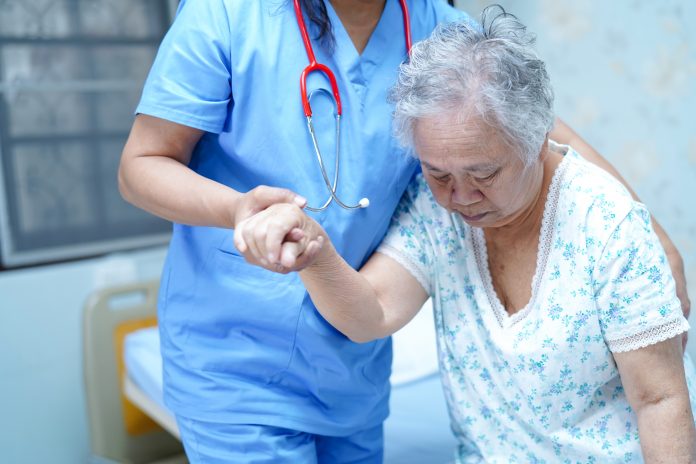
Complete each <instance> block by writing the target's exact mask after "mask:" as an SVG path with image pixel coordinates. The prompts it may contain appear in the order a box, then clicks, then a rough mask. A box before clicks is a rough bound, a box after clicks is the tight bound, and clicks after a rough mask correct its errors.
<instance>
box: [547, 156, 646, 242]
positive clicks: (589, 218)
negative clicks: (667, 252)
mask: <svg viewBox="0 0 696 464" xmlns="http://www.w3.org/2000/svg"><path fill="white" fill-rule="evenodd" d="M566 158H567V159H566V160H565V163H566V164H567V166H566V168H565V169H566V172H565V175H564V178H563V182H562V185H560V187H559V188H560V189H561V195H560V200H559V205H560V204H563V206H564V208H562V209H561V213H562V212H563V209H565V210H566V213H568V212H569V211H570V212H572V214H573V216H574V217H575V218H576V219H577V220H578V221H581V224H577V225H578V226H582V227H583V228H584V229H585V230H587V231H593V232H594V233H599V234H600V235H603V234H602V232H604V233H606V234H609V233H611V232H612V231H613V230H614V229H616V227H617V226H618V225H619V224H620V223H621V222H622V221H623V220H624V219H625V218H626V216H627V215H628V214H629V213H630V212H631V211H633V210H634V209H638V210H641V209H642V210H644V209H645V208H644V207H643V206H642V205H641V204H640V203H638V202H636V201H635V200H634V199H633V197H632V196H631V194H630V193H629V191H628V190H627V189H626V187H625V186H624V185H623V184H622V183H621V182H619V181H618V180H617V179H616V178H614V177H613V176H612V175H611V174H609V173H608V172H606V171H604V170H603V169H601V168H600V167H598V166H595V165H594V164H592V163H590V162H589V161H587V160H586V159H585V158H583V157H582V156H581V155H580V154H579V153H577V152H576V151H575V150H573V148H572V147H569V149H568V153H567V154H566Z"/></svg>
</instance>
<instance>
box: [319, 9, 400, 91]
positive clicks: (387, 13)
mask: <svg viewBox="0 0 696 464" xmlns="http://www.w3.org/2000/svg"><path fill="white" fill-rule="evenodd" d="M324 3H325V4H326V11H327V14H328V15H329V19H330V20H331V24H332V26H333V33H334V37H335V38H336V47H335V49H334V60H335V61H336V62H337V64H338V65H339V66H340V67H341V68H342V69H345V70H346V71H347V72H348V75H349V77H350V78H351V80H361V81H363V82H362V83H365V82H366V81H368V80H369V79H370V77H371V75H372V72H373V71H374V69H375V68H376V67H377V65H378V64H379V63H380V62H381V61H382V56H383V55H384V54H385V53H390V52H391V49H392V48H394V47H395V46H396V45H395V44H394V42H397V43H398V44H399V46H400V47H401V49H402V50H403V55H404V58H405V57H406V55H407V53H406V36H405V33H404V31H403V15H402V11H401V6H400V5H399V2H398V1H397V0H386V2H385V5H384V9H383V10H382V15H381V16H380V18H379V21H378V22H377V25H376V26H375V29H374V30H373V31H372V34H371V35H370V38H369V39H368V41H367V44H366V45H365V49H364V50H363V52H362V54H359V53H358V50H357V49H356V48H355V45H354V44H353V41H352V40H351V38H350V35H348V31H347V30H346V28H345V26H344V25H343V23H342V22H341V19H340V18H339V16H338V14H337V13H336V10H334V8H333V5H331V2H330V1H329V0H324ZM394 31H401V40H400V41H396V40H394V37H392V36H393V35H394ZM363 63H365V64H367V66H363Z"/></svg>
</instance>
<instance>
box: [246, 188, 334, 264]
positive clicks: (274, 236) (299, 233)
mask: <svg viewBox="0 0 696 464" xmlns="http://www.w3.org/2000/svg"><path fill="white" fill-rule="evenodd" d="M305 205H306V201H305V200H304V199H303V198H301V197H295V201H292V202H287V203H275V204H271V205H269V206H267V207H266V208H265V209H262V210H260V211H258V212H255V213H254V214H251V215H249V216H247V217H245V218H242V219H241V220H240V221H239V222H238V223H237V224H236V227H235V229H234V245H235V246H236V247H237V250H239V252H240V253H241V254H242V255H243V256H244V258H245V259H246V261H247V262H248V263H250V264H254V265H257V266H260V267H263V268H264V269H268V270H269V271H273V272H277V273H281V274H287V273H289V272H294V271H301V270H302V269H304V268H306V267H307V266H309V265H310V264H312V263H313V262H314V261H315V260H316V259H317V257H318V256H319V254H320V252H321V251H322V249H323V248H324V246H325V243H327V242H328V237H327V235H326V232H325V231H324V229H323V228H322V227H321V226H320V225H319V224H318V223H317V222H316V221H314V220H313V219H312V218H310V217H309V216H307V214H306V213H305V212H304V211H303V208H304V206H305Z"/></svg>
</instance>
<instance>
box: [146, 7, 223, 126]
mask: <svg viewBox="0 0 696 464" xmlns="http://www.w3.org/2000/svg"><path fill="white" fill-rule="evenodd" d="M230 63H231V42H230V23H229V16H228V12H227V9H226V7H225V4H224V1H223V0H205V1H195V2H184V3H182V4H181V5H180V7H179V11H178V13H177V16H176V19H175V20H174V23H173V24H172V27H171V28H170V29H169V32H167V35H166V36H165V38H164V40H163V41H162V44H161V46H160V49H159V51H158V52H157V57H156V58H155V62H154V64H153V65H152V69H151V70H150V74H149V76H148V78H147V81H146V83H145V87H144V89H143V95H142V98H141V100H140V104H139V105H138V108H137V109H136V113H142V114H148V115H150V116H155V117H158V118H162V119H167V120H169V121H172V122H176V123H179V124H183V125H186V126H190V127H194V128H196V129H201V130H203V131H207V132H214V133H219V132H221V131H222V129H223V127H224V125H225V120H226V118H227V115H228V107H229V105H230V104H231V101H232V91H231V79H230Z"/></svg>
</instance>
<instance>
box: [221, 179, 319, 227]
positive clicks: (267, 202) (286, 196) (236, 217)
mask: <svg viewBox="0 0 696 464" xmlns="http://www.w3.org/2000/svg"><path fill="white" fill-rule="evenodd" d="M277 203H292V204H295V205H297V206H299V207H300V208H304V207H305V205H306V204H307V200H306V199H304V198H303V197H301V196H300V195H298V194H296V193H295V192H293V191H291V190H288V189H284V188H278V187H268V186H266V185H261V186H259V187H256V188H254V189H252V190H249V191H248V192H247V193H245V194H243V195H242V196H241V197H240V198H239V199H238V200H237V202H236V204H235V208H234V213H233V217H232V228H233V229H236V228H237V227H238V225H239V224H240V223H241V222H242V221H244V220H245V219H248V218H250V217H251V216H253V215H255V214H257V213H258V212H260V211H263V210H265V209H266V208H268V207H269V206H271V205H275V204H277Z"/></svg>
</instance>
